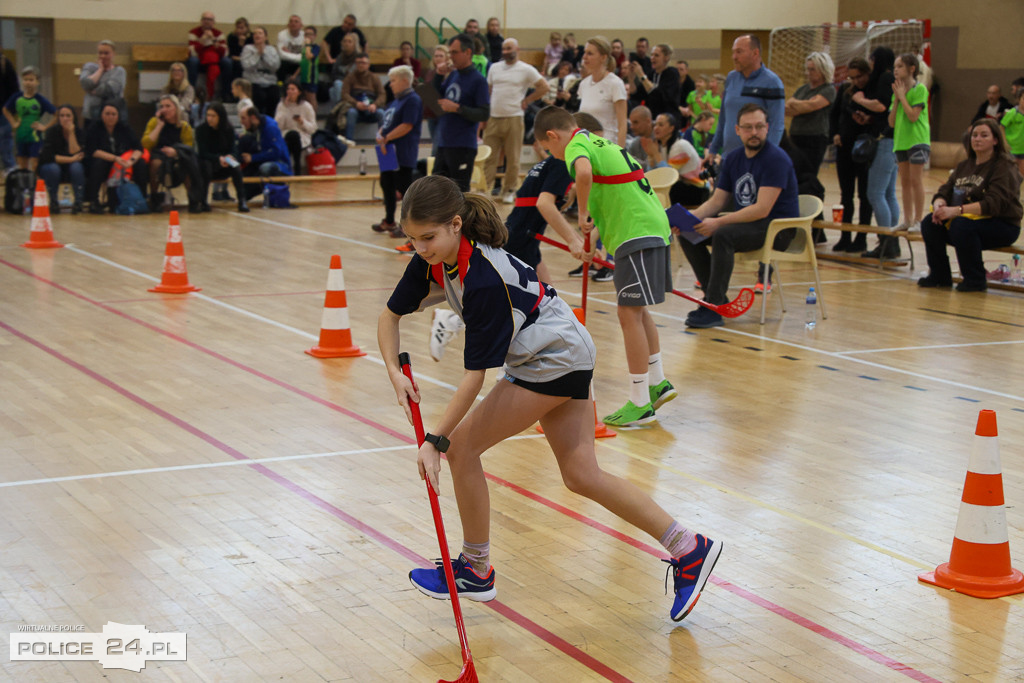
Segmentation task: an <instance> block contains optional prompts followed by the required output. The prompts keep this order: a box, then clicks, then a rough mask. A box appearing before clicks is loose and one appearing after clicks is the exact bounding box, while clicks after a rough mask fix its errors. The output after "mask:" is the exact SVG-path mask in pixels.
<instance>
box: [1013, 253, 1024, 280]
mask: <svg viewBox="0 0 1024 683" xmlns="http://www.w3.org/2000/svg"><path fill="white" fill-rule="evenodd" d="M1010 282H1011V283H1013V284H1015V285H1022V284H1024V278H1022V277H1021V273H1020V254H1014V255H1013V269H1012V270H1011V271H1010Z"/></svg>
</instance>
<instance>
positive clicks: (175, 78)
mask: <svg viewBox="0 0 1024 683" xmlns="http://www.w3.org/2000/svg"><path fill="white" fill-rule="evenodd" d="M160 94H161V95H174V96H175V97H177V98H178V104H180V105H181V108H182V110H183V111H184V112H185V113H186V114H188V113H190V112H191V111H192V105H193V104H195V101H196V89H195V88H193V87H192V84H191V83H189V82H188V72H187V71H185V65H184V64H183V63H181V62H175V63H174V64H171V68H170V69H168V70H167V85H165V86H164V87H163V88H162V89H161V90H160Z"/></svg>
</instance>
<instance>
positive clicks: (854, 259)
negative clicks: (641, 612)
mask: <svg viewBox="0 0 1024 683" xmlns="http://www.w3.org/2000/svg"><path fill="white" fill-rule="evenodd" d="M811 225H812V227H815V228H822V229H825V230H846V231H848V232H862V233H868V234H874V235H893V236H895V237H902V238H903V239H905V240H906V241H907V250H908V251H909V252H910V257H909V258H904V257H900V258H896V259H878V267H879V269H884V268H897V267H902V266H903V265H906V264H908V263H909V265H910V270H911V272H913V271H914V251H913V249H912V248H911V244H910V243H911V242H923V241H924V238H923V237H921V233H919V232H909V231H907V230H896V231H890V230H889V229H888V228H879V227H877V226H874V225H854V224H851V223H833V222H832V221H814V223H812V224H811ZM985 251H998V252H1002V253H1004V254H1018V255H1024V246H1022V245H1017V244H1011V245H1010V246H1008V247H995V248H993V249H986V250H985ZM818 258H820V259H825V260H828V261H843V262H846V263H865V264H871V263H874V262H875V259H867V258H863V257H860V256H854V255H852V254H849V253H847V254H838V253H835V252H824V251H822V252H818ZM953 279H954V281H959V278H953ZM988 285H989V287H993V288H995V289H1006V290H1010V291H1014V292H1024V287H1021V286H1020V285H1014V284H1008V283H1004V282H992V281H990V282H989V283H988Z"/></svg>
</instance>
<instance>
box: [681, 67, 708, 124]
mask: <svg viewBox="0 0 1024 683" xmlns="http://www.w3.org/2000/svg"><path fill="white" fill-rule="evenodd" d="M683 105H684V106H681V107H679V113H680V114H681V115H682V116H684V117H686V118H687V119H689V118H691V117H695V116H700V115H701V114H702V113H703V112H710V111H711V92H710V91H709V90H708V77H707V76H704V75H700V76H697V82H696V83H695V84H694V89H693V91H692V92H690V94H689V95H687V96H686V101H685V102H684V103H683Z"/></svg>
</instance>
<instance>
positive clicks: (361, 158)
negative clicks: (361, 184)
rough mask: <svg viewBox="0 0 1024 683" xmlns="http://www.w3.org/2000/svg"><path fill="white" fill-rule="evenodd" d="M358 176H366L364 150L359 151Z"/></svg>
mask: <svg viewBox="0 0 1024 683" xmlns="http://www.w3.org/2000/svg"><path fill="white" fill-rule="evenodd" d="M359 175H366V150H365V149H361V150H359Z"/></svg>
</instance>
